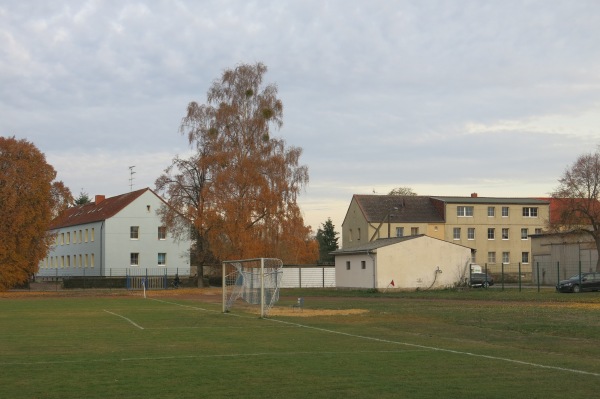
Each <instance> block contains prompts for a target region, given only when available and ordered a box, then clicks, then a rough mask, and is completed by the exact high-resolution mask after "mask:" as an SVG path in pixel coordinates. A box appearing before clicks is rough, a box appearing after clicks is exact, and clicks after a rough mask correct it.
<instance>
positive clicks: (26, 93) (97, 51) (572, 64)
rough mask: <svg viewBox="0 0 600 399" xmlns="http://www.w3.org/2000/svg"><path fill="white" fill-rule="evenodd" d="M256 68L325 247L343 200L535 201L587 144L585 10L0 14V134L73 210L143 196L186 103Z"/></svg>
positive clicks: (332, 5) (137, 6)
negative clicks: (301, 172)
mask: <svg viewBox="0 0 600 399" xmlns="http://www.w3.org/2000/svg"><path fill="white" fill-rule="evenodd" d="M259 61H260V62H263V63H264V64H266V65H267V67H268V68H269V71H268V73H267V75H266V81H267V82H268V83H275V84H277V86H278V88H279V96H280V98H281V100H282V101H283V104H284V125H283V127H282V129H281V130H279V131H278V132H276V133H275V135H276V136H280V137H283V138H284V139H285V140H286V142H287V143H288V144H289V145H294V146H298V147H302V148H303V149H304V153H303V157H302V159H301V162H302V163H303V164H306V165H308V167H309V173H310V184H309V186H308V187H307V189H306V191H305V192H304V193H303V194H302V196H301V198H300V203H301V207H302V210H303V212H304V217H305V220H306V222H307V224H310V225H312V227H313V229H314V230H316V229H317V228H318V227H319V226H320V224H321V223H323V222H324V221H325V220H326V219H327V217H331V218H332V220H333V223H334V225H335V226H336V230H338V231H341V224H342V221H343V217H344V215H345V212H346V210H347V207H348V204H349V202H350V200H351V198H352V194H368V193H373V192H375V193H378V194H386V193H387V192H389V191H390V190H391V189H393V188H394V187H398V186H408V187H411V188H412V189H413V190H414V191H416V192H417V193H418V194H422V195H465V196H468V195H470V193H472V192H477V193H478V194H479V195H480V196H500V197H511V196H546V195H548V193H549V192H550V191H552V190H553V189H554V188H555V187H556V185H557V180H558V178H559V177H560V175H561V174H562V173H563V172H564V170H565V168H566V167H567V166H569V165H570V164H571V163H573V162H574V161H575V159H576V158H577V156H578V155H581V154H583V153H586V152H590V151H594V150H595V149H596V148H597V146H598V144H600V2H599V1H597V0H589V1H585V0H565V1H562V0H551V1H549V0H540V1H536V0H530V1H526V0H520V1H511V0H473V1H470V0H454V1H452V0H444V1H442V0H440V1H428V0H418V1H417V0H413V1H408V0H407V1H401V0H398V1H395V0H385V1H384V0H381V1H379V0H369V1H366V0H363V1H354V0H339V1H325V0H317V1H310V0H305V1H300V0H297V1H296V0H289V1H282V0H275V1H268V0H263V1H247V0H246V1H243V0H240V1H235V0H229V1H227V0H218V1H159V0H156V1H149V0H148V1H125V0H115V1H82V0H74V1H59V0H56V1H46V0H39V1H36V0H28V1H23V0H4V1H2V2H0V134H2V135H3V136H16V137H17V138H19V139H21V138H25V139H27V140H29V141H31V142H33V143H34V144H35V145H36V146H37V147H38V148H39V149H40V150H41V151H42V152H44V153H45V154H46V158H47V161H48V162H49V163H50V164H51V165H53V166H54V168H55V169H56V171H57V172H58V179H59V180H62V181H64V182H65V184H66V185H67V186H68V187H70V188H71V191H73V193H74V194H75V195H77V194H78V193H80V192H81V191H83V192H86V193H88V194H89V195H90V196H94V195H96V194H105V195H107V196H112V195H118V194H122V193H125V192H128V191H129V190H130V187H131V186H130V173H129V172H130V169H129V167H130V166H135V168H134V169H133V170H134V171H135V174H134V175H133V178H134V179H133V181H132V183H133V189H139V188H143V187H151V188H154V181H155V179H156V178H157V177H158V176H159V175H160V174H161V172H162V171H163V170H164V168H166V167H167V166H168V165H169V164H170V161H171V159H172V158H173V157H174V156H175V155H177V154H185V153H187V152H188V151H189V149H188V146H187V143H186V140H185V137H183V136H181V135H180V134H179V131H178V128H179V123H180V121H181V118H182V117H183V116H184V113H185V109H186V106H187V104H188V103H189V102H190V101H197V102H200V103H204V102H205V101H206V92H207V90H208V88H209V86H210V85H211V83H212V82H213V81H214V80H215V79H216V78H218V77H220V75H221V73H222V72H223V70H224V69H225V68H232V67H235V65H236V64H239V63H255V62H259Z"/></svg>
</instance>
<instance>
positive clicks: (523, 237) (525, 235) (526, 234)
mask: <svg viewBox="0 0 600 399" xmlns="http://www.w3.org/2000/svg"><path fill="white" fill-rule="evenodd" d="M528 237H529V231H528V230H527V229H525V228H523V229H521V240H526V239H527V238H528Z"/></svg>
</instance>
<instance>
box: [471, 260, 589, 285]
mask: <svg viewBox="0 0 600 399" xmlns="http://www.w3.org/2000/svg"><path fill="white" fill-rule="evenodd" d="M482 271H483V272H484V273H487V274H489V275H491V276H492V277H493V278H494V284H495V285H496V286H500V287H501V288H504V287H505V285H510V286H512V287H514V286H515V285H516V286H518V288H519V289H520V288H521V287H522V286H523V285H529V286H531V285H533V286H537V287H538V289H539V288H540V287H554V286H556V285H557V284H558V282H559V281H561V280H566V279H568V278H569V277H572V276H575V275H577V274H581V273H586V272H594V271H596V262H593V261H589V260H588V261H579V262H562V263H561V262H534V263H533V264H530V263H525V264H522V263H501V264H498V263H494V264H487V263H486V264H485V265H484V266H482Z"/></svg>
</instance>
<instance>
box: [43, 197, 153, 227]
mask: <svg viewBox="0 0 600 399" xmlns="http://www.w3.org/2000/svg"><path fill="white" fill-rule="evenodd" d="M146 191H152V190H150V189H149V188H144V189H141V190H137V191H132V192H130V193H127V194H121V195H117V196H115V197H110V198H106V199H104V200H101V201H98V203H96V202H91V203H89V204H85V205H78V206H74V207H72V208H68V209H66V210H65V211H64V212H63V213H61V214H60V215H59V216H58V217H57V218H55V219H54V220H53V221H52V223H51V224H50V230H55V229H59V228H62V227H69V226H76V225H80V224H86V223H92V222H99V221H102V220H106V219H109V218H111V217H113V216H114V215H116V214H117V213H118V212H119V211H121V210H122V209H123V208H125V207H126V206H127V205H129V204H131V203H132V202H133V201H134V200H135V199H136V198H138V197H139V196H140V195H142V194H143V193H145V192H146ZM97 199H98V200H100V199H101V197H100V198H98V197H97Z"/></svg>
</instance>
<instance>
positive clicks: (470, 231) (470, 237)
mask: <svg viewBox="0 0 600 399" xmlns="http://www.w3.org/2000/svg"><path fill="white" fill-rule="evenodd" d="M474 239H475V227H469V228H468V229H467V240H474Z"/></svg>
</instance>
